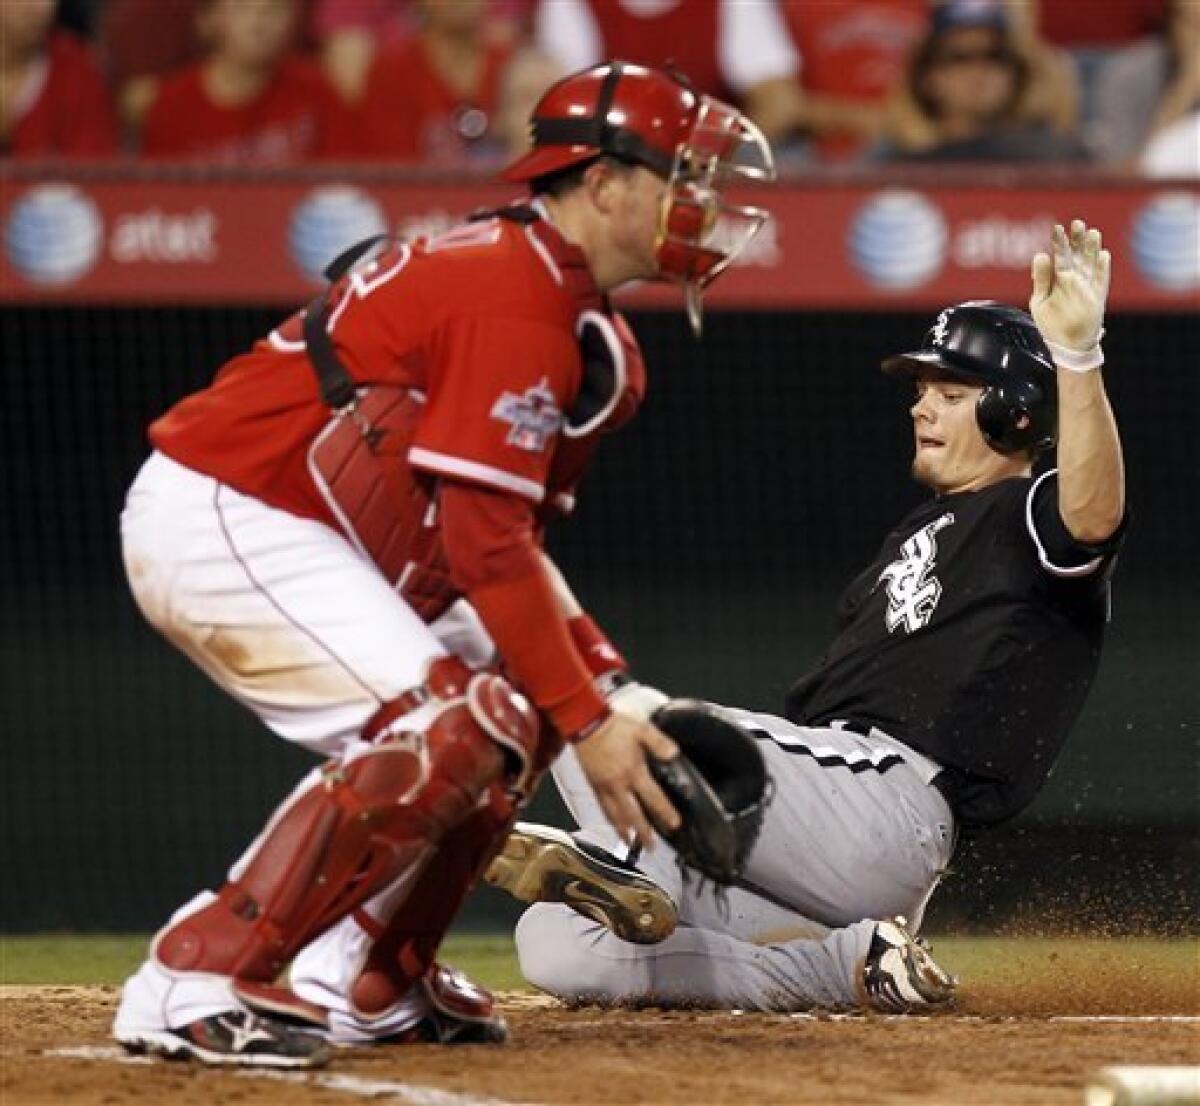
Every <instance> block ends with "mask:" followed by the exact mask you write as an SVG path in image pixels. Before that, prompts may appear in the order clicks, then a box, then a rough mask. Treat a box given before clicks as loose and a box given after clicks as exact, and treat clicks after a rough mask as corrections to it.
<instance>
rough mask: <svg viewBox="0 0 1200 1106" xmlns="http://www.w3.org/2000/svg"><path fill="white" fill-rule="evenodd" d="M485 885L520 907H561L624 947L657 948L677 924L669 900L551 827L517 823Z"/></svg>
mask: <svg viewBox="0 0 1200 1106" xmlns="http://www.w3.org/2000/svg"><path fill="white" fill-rule="evenodd" d="M484 879H485V880H486V881H487V882H488V883H490V884H491V885H492V886H493V887H499V888H501V889H502V890H504V891H507V892H508V893H509V894H510V895H512V896H513V897H514V898H516V899H520V900H521V901H522V902H561V903H565V904H566V905H567V906H570V907H572V908H573V909H574V910H576V911H578V912H579V913H580V914H582V915H584V916H585V917H587V918H591V919H592V920H593V921H596V922H599V923H600V924H601V925H602V926H605V927H606V928H607V929H610V930H611V931H612V932H613V933H615V934H616V935H617V936H618V937H620V938H621V939H622V940H623V941H631V942H633V943H634V944H637V945H653V944H656V943H657V942H659V941H662V940H663V939H664V938H666V937H669V936H670V935H671V934H672V933H673V932H674V930H675V924H676V922H678V920H679V914H678V911H677V910H676V909H675V904H674V903H673V902H672V901H671V897H670V895H668V894H667V893H666V891H664V890H663V889H662V888H661V887H659V886H658V884H657V883H655V882H654V881H653V880H651V879H648V878H647V877H646V876H644V875H642V874H641V873H640V872H639V871H637V869H636V868H634V867H633V866H632V865H630V864H627V863H625V862H624V861H621V860H619V859H618V858H617V857H615V856H613V854H612V853H610V852H607V851H606V850H604V849H601V848H599V847H598V846H596V845H591V844H588V843H587V842H584V841H577V840H576V839H575V838H573V837H572V836H571V835H570V834H567V833H564V832H563V831H562V830H557V829H554V828H552V827H551V826H539V825H534V824H533V823H531V822H518V823H517V824H516V825H515V826H514V827H513V830H512V832H511V833H510V834H509V835H508V840H506V841H505V842H504V848H503V850H502V851H501V852H500V854H499V855H498V856H497V857H496V859H495V860H493V861H492V863H491V866H490V867H489V868H488V870H487V872H486V874H485V875H484Z"/></svg>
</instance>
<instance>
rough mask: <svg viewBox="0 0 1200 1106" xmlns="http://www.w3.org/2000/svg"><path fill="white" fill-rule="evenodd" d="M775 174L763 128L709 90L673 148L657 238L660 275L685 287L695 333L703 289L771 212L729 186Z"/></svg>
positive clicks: (762, 179) (750, 237)
mask: <svg viewBox="0 0 1200 1106" xmlns="http://www.w3.org/2000/svg"><path fill="white" fill-rule="evenodd" d="M774 179H775V159H774V157H773V155H772V153H771V147H770V144H769V143H768V142H767V140H766V138H765V137H764V136H763V133H762V131H760V130H759V129H758V127H757V126H755V125H754V123H752V122H751V121H750V120H749V119H747V118H746V116H744V115H743V114H742V113H741V112H739V111H737V110H736V109H735V108H732V107H730V106H729V105H728V104H723V103H721V102H720V101H719V100H713V99H710V98H709V97H707V96H706V97H704V98H703V99H702V101H701V105H700V110H699V112H698V114H697V117H696V122H695V124H694V126H693V127H692V130H691V133H690V134H689V136H688V139H687V141H686V142H685V143H683V144H681V145H680V147H679V149H678V150H677V151H676V153H675V162H674V166H673V167H672V170H671V176H670V179H669V181H668V186H667V193H666V196H665V197H664V199H663V204H662V208H661V210H660V212H659V228H658V244H657V257H658V265H659V275H660V276H661V277H662V278H663V279H665V280H674V281H677V282H678V283H680V284H681V285H682V286H683V292H684V301H685V303H686V305H687V313H688V321H689V322H690V323H691V325H692V330H693V332H694V333H695V334H696V336H697V337H699V335H700V331H701V326H702V302H701V298H702V296H703V293H704V289H705V288H707V287H708V285H709V284H711V283H712V282H713V281H714V280H716V278H717V277H718V276H720V274H721V273H723V272H724V271H725V269H727V268H728V267H729V265H730V263H731V262H732V261H733V259H734V258H735V257H737V256H738V254H740V253H741V252H742V251H743V250H744V249H745V248H746V246H747V245H748V244H749V242H750V240H751V239H752V238H753V237H754V236H755V235H756V234H757V233H758V232H759V231H760V230H761V229H762V227H763V225H764V224H765V223H766V221H767V220H768V219H769V218H770V213H769V212H768V211H766V210H765V209H764V208H760V207H752V206H748V205H744V204H736V203H731V202H729V201H728V200H726V198H725V195H724V191H725V189H726V188H733V187H736V186H737V185H739V184H742V183H745V182H747V181H749V182H758V183H765V182H769V181H772V180H774Z"/></svg>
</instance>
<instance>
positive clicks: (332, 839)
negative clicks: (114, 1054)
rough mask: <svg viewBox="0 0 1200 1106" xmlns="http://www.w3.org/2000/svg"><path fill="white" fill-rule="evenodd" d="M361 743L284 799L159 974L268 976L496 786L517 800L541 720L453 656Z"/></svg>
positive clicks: (401, 871)
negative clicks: (165, 970)
mask: <svg viewBox="0 0 1200 1106" xmlns="http://www.w3.org/2000/svg"><path fill="white" fill-rule="evenodd" d="M426 708H428V709H426ZM418 719H420V722H419V723H418V721H417V720H418ZM364 737H366V738H369V744H366V745H363V746H361V747H360V749H359V750H358V751H357V754H356V755H355V756H354V757H352V758H347V759H346V760H344V761H332V762H330V763H329V764H328V765H326V766H325V768H324V770H323V771H322V773H321V776H320V778H319V779H318V780H317V781H316V782H315V783H314V784H313V785H312V786H311V787H309V788H308V789H305V790H303V791H301V792H298V793H295V794H293V795H292V796H291V798H289V799H288V801H287V802H286V803H285V804H284V805H283V806H282V807H281V808H280V810H279V811H278V812H277V813H276V815H275V816H274V817H273V818H272V820H271V822H270V824H269V825H268V827H267V829H266V830H265V831H264V833H263V835H262V837H261V838H260V840H259V842H258V845H257V847H256V848H255V850H254V852H253V854H252V855H251V856H249V857H248V858H247V859H246V861H245V862H244V864H242V865H239V870H238V871H237V872H236V875H234V876H233V878H231V880H230V882H228V883H227V884H226V885H225V887H224V888H222V890H221V892H220V894H219V895H218V896H217V898H216V899H215V900H214V901H213V902H212V903H211V904H210V905H209V906H206V907H205V908H204V909H202V910H200V911H198V912H197V913H196V914H193V915H191V916H189V917H188V918H186V919H183V920H181V921H180V922H178V923H175V924H172V925H169V926H168V927H167V929H166V930H164V931H163V933H162V934H160V935H159V937H158V939H157V940H156V942H155V956H156V957H157V959H158V960H159V961H160V962H161V963H162V964H163V965H164V966H166V967H168V968H174V969H176V970H193V971H209V972H215V973H217V974H223V975H231V976H236V977H239V978H243V979H249V980H268V981H269V980H270V979H273V978H274V976H275V975H276V974H277V973H278V972H279V971H280V970H281V969H282V967H283V965H284V964H285V963H286V962H287V961H288V960H289V959H290V958H291V957H292V956H293V955H294V954H295V952H296V951H297V950H298V949H299V948H300V947H301V946H302V945H304V944H306V943H307V942H308V941H310V940H311V939H312V938H313V937H315V936H317V935H318V934H319V933H321V932H323V931H324V930H325V929H326V928H327V927H328V926H329V925H331V924H333V922H335V921H337V920H338V919H339V918H341V917H343V916H345V915H346V914H347V913H349V912H350V911H351V910H353V909H354V908H355V907H357V906H359V905H360V904H361V903H363V902H365V901H366V900H367V899H368V898H370V897H371V896H372V895H373V894H375V893H376V892H377V891H379V890H381V889H382V888H384V887H387V886H389V885H392V884H394V883H395V882H396V881H397V880H398V879H399V878H400V877H401V876H403V875H405V873H407V872H413V873H419V872H420V870H421V869H422V868H423V866H424V865H425V864H426V863H427V862H428V860H429V858H430V857H431V856H432V855H433V852H434V850H435V848H436V846H437V845H438V843H439V842H440V841H441V839H442V837H443V836H444V835H445V834H446V833H447V832H449V831H450V830H451V829H453V828H454V827H455V826H457V825H458V824H459V823H460V822H462V821H463V819H465V818H466V817H468V816H469V815H470V814H471V813H472V811H474V810H475V809H476V807H477V805H478V803H479V800H480V799H481V797H482V796H483V795H484V793H485V792H486V791H487V790H488V789H489V788H490V787H491V786H492V785H493V784H496V783H497V782H498V781H502V780H503V781H505V783H506V784H507V786H509V787H510V788H512V789H513V790H514V791H517V792H520V791H521V789H522V788H524V787H525V786H526V784H527V782H528V778H529V775H530V772H531V766H532V764H533V761H534V757H535V754H536V750H537V741H538V719H537V715H536V713H535V712H534V711H533V709H532V708H531V707H530V706H529V704H528V703H527V702H526V700H525V699H524V698H523V697H522V696H521V695H519V694H518V693H517V692H515V691H514V690H513V689H512V688H511V687H510V686H509V685H508V683H507V682H506V681H504V680H503V679H501V678H500V677H498V676H495V675H492V674H488V673H472V672H470V671H469V670H468V669H467V668H466V667H465V666H464V665H463V664H462V663H461V662H460V661H457V660H456V659H453V658H445V659H443V660H441V661H438V662H436V663H435V664H434V665H433V666H432V668H431V670H430V673H429V678H428V680H427V681H426V683H425V684H424V685H423V686H422V687H421V688H419V689H416V690H414V691H412V692H409V693H406V695H405V696H403V697H401V699H400V700H399V701H397V703H395V704H388V706H387V707H385V708H384V709H383V710H381V711H380V712H379V713H378V714H377V715H376V717H375V719H373V720H372V723H371V725H370V726H369V727H368V729H367V731H366V732H365V733H364Z"/></svg>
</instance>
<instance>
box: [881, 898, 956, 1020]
mask: <svg viewBox="0 0 1200 1106" xmlns="http://www.w3.org/2000/svg"><path fill="white" fill-rule="evenodd" d="M906 926H907V922H905V920H904V919H903V918H901V917H896V918H893V919H891V920H890V921H884V922H879V923H878V924H877V925H876V926H875V933H874V935H873V936H872V938H871V947H870V949H868V950H867V959H866V963H865V964H864V965H863V974H862V982H863V989H864V990H865V992H866V998H865V1001H864V1005H865V1006H867V1007H868V1008H869V1009H871V1010H876V1011H879V1012H881V1013H885V1014H911V1013H916V1012H921V1011H930V1010H938V1009H941V1008H943V1007H945V1006H948V1005H949V1004H950V1003H951V1002H952V1001H953V999H954V989H955V987H957V986H958V980H957V979H955V978H954V977H953V976H952V975H950V974H949V973H948V972H945V971H943V970H942V969H941V968H939V967H938V966H937V964H936V963H934V960H933V956H932V955H931V953H930V949H929V946H928V945H927V944H926V943H925V942H924V941H923V940H921V939H920V938H919V937H914V936H913V935H912V934H911V933H909V932H908V930H907V928H905V927H906Z"/></svg>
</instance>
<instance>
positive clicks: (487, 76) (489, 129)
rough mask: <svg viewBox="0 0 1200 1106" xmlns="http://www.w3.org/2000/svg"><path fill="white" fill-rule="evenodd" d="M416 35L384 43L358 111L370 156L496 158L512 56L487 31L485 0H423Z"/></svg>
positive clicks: (440, 161)
mask: <svg viewBox="0 0 1200 1106" xmlns="http://www.w3.org/2000/svg"><path fill="white" fill-rule="evenodd" d="M415 7H416V10H417V12H418V13H419V15H420V19H421V23H420V30H419V31H418V32H417V33H416V34H414V35H410V36H409V37H407V38H405V39H403V40H401V41H400V42H397V43H393V44H391V45H385V46H381V47H380V48H379V49H378V51H377V52H376V53H375V56H374V59H373V60H372V62H371V68H370V70H369V71H368V73H367V84H366V92H365V95H364V96H363V99H362V103H361V106H360V109H359V110H360V121H361V126H362V133H363V143H364V150H365V153H366V155H367V156H369V157H373V158H380V159H387V160H395V161H406V162H414V163H420V164H423V165H431V166H439V167H458V166H462V165H467V164H471V163H476V162H480V161H484V162H488V161H495V160H499V158H501V157H502V156H503V151H502V150H501V149H500V147H499V140H498V139H497V137H496V133H495V121H496V117H497V114H498V113H499V111H500V98H501V86H502V82H503V80H504V76H505V70H506V68H507V66H508V64H509V62H510V61H511V59H512V57H513V47H512V43H511V41H509V40H508V39H507V36H505V37H503V38H499V39H497V38H495V37H493V36H492V35H491V34H490V33H489V21H488V4H487V0H455V2H454V3H453V4H447V3H444V2H440V0H421V2H419V3H418V4H417V5H416V6H415Z"/></svg>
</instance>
